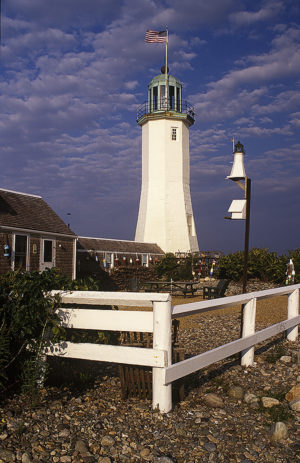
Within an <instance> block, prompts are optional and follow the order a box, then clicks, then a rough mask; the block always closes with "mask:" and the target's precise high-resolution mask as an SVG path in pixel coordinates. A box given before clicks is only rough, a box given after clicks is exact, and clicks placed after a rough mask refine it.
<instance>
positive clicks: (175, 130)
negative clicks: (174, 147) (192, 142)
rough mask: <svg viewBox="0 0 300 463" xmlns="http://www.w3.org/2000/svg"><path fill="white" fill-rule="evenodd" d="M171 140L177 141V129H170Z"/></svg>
mask: <svg viewBox="0 0 300 463" xmlns="http://www.w3.org/2000/svg"><path fill="white" fill-rule="evenodd" d="M172 140H177V128H176V127H172Z"/></svg>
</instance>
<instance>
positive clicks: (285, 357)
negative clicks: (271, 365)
mask: <svg viewBox="0 0 300 463" xmlns="http://www.w3.org/2000/svg"><path fill="white" fill-rule="evenodd" d="M279 360H280V361H281V362H283V363H291V361H292V357H291V356H290V355H283V356H282V357H280V359H279Z"/></svg>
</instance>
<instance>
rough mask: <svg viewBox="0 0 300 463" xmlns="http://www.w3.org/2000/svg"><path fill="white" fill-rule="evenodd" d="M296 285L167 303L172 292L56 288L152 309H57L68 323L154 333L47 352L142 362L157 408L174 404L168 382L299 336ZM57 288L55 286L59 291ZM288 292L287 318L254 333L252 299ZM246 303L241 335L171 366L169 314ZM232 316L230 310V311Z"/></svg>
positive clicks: (65, 298) (94, 301)
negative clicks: (143, 343) (135, 340)
mask: <svg viewBox="0 0 300 463" xmlns="http://www.w3.org/2000/svg"><path fill="white" fill-rule="evenodd" d="M299 288H300V284H298V285H292V286H286V287H282V288H274V289H269V290H265V291H257V292H252V293H247V294H241V295H238V296H231V297H225V298H220V299H214V300H208V301H207V300H206V301H201V302H193V303H190V304H183V305H177V306H174V307H171V297H170V295H169V294H162V293H120V292H96V291H73V292H60V294H61V300H62V303H64V304H76V305H77V304H85V305H87V304H90V305H93V306H95V305H97V306H101V305H116V306H118V307H122V306H126V307H133V308H134V307H139V308H141V307H152V311H150V312H149V311H148V312H146V311H137V310H130V311H128V310H126V311H122V310H101V309H97V310H95V309H78V308H60V309H58V313H59V315H60V317H61V324H62V325H63V326H64V327H66V328H80V329H89V330H109V331H137V332H150V333H153V347H152V349H149V348H139V347H128V346H112V345H100V344H88V343H79V344H74V343H70V342H62V343H59V344H51V345H50V346H49V347H47V348H46V349H45V354H46V355H55V356H62V357H72V358H79V359H86V360H97V361H105V362H115V363H124V364H131V365H144V366H150V367H152V382H153V385H152V387H153V393H152V406H153V408H156V407H159V409H160V411H161V412H165V413H166V412H169V411H170V410H171V409H172V382H173V381H175V380H177V379H179V378H182V377H184V376H186V375H188V374H190V373H193V372H195V371H198V370H200V369H202V368H204V367H206V366H209V365H211V364H213V363H215V362H217V361H219V360H223V359H225V358H227V357H230V356H231V355H234V354H236V353H239V352H241V353H242V355H241V364H242V365H244V366H251V365H253V362H254V346H255V344H257V343H259V342H262V341H264V340H266V339H268V338H270V337H272V336H274V335H276V334H279V333H281V332H283V331H286V332H287V339H288V340H289V341H296V340H297V338H298V324H299V323H300V316H299ZM57 292H58V291H53V293H57ZM280 295H288V304H287V319H286V320H284V321H282V322H280V323H277V324H274V325H272V326H269V327H267V328H265V329H263V330H261V331H257V332H255V317H256V301H257V300H259V299H265V298H270V297H274V296H280ZM238 304H243V305H244V310H243V325H242V326H243V331H242V337H241V338H240V339H238V340H235V341H233V342H230V343H228V344H225V345H223V346H220V347H217V348H215V349H212V350H210V351H207V352H204V353H202V354H199V355H196V356H194V357H191V358H188V359H186V360H183V361H181V362H178V363H175V364H173V365H172V355H171V352H172V339H171V325H172V319H177V318H181V317H185V316H189V315H195V314H201V313H204V312H209V311H214V310H218V309H224V308H228V307H232V306H235V305H238ZM229 316H230V315H229Z"/></svg>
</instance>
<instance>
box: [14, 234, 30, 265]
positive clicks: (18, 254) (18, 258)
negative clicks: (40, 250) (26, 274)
mask: <svg viewBox="0 0 300 463" xmlns="http://www.w3.org/2000/svg"><path fill="white" fill-rule="evenodd" d="M26 265H27V236H26V235H15V270H17V269H23V270H26Z"/></svg>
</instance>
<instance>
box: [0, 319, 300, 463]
mask: <svg viewBox="0 0 300 463" xmlns="http://www.w3.org/2000/svg"><path fill="white" fill-rule="evenodd" d="M239 317H240V315H239V313H234V312H233V313H232V314H231V316H230V317H228V316H227V315H224V314H218V315H211V314H209V315H208V316H205V317H196V318H193V319H192V320H191V321H190V323H188V324H186V325H185V326H182V327H181V328H180V330H179V344H180V346H183V347H184V348H185V352H186V356H190V355H194V354H197V353H200V352H204V351H205V350H208V349H211V348H213V347H216V346H217V345H221V344H223V343H226V342H229V341H230V340H233V339H236V338H238V337H239V330H240V328H239V326H240V321H239ZM262 325H263V323H262ZM257 328H258V329H259V328H260V326H257ZM258 347H259V349H258V351H257V355H256V357H255V360H256V364H255V366H254V367H252V368H247V369H245V368H242V367H241V366H239V362H238V359H237V357H233V358H230V359H227V360H226V361H222V362H218V363H217V364H215V365H214V366H212V367H210V368H207V369H205V370H204V371H201V372H198V373H195V374H193V375H190V376H188V377H187V378H186V380H185V399H184V401H182V402H181V403H178V404H176V405H175V406H174V409H173V411H172V412H170V413H168V414H167V415H161V414H160V413H158V412H157V411H153V410H152V409H151V403H150V401H148V400H146V401H142V400H139V399H136V398H131V399H128V400H125V401H123V400H122V399H121V391H120V384H119V379H118V376H117V374H116V368H115V367H114V366H107V365H104V364H101V369H100V373H99V376H98V379H97V380H96V382H95V383H94V385H93V387H90V388H89V389H88V388H85V389H83V390H81V392H77V393H76V392H75V391H74V390H72V389H70V388H68V387H60V388H54V387H50V386H49V387H47V388H45V389H43V390H42V391H41V395H40V399H39V400H38V401H37V403H36V404H35V405H31V404H30V403H29V402H28V401H27V400H26V398H24V397H22V396H15V397H13V398H11V399H9V400H7V401H5V402H4V403H2V404H0V463H1V462H5V463H8V462H15V461H16V462H17V461H20V462H22V463H32V462H56V463H58V462H62V463H68V462H73V463H81V462H83V463H94V462H95V463H113V462H143V461H154V462H161V463H168V462H169V463H172V462H173V463H176V462H177V463H196V462H197V463H198V462H199V463H200V462H225V463H228V462H240V463H251V462H259V463H260V462H263V463H264V462H273V463H279V462H282V463H283V462H284V463H294V462H297V461H300V456H299V450H300V442H299V424H300V420H299V399H298V402H297V400H294V401H293V402H292V399H294V398H296V399H297V394H299V388H300V376H299V344H298V343H287V342H286V341H283V340H282V337H280V336H278V337H275V338H273V339H272V340H271V341H270V340H269V342H268V343H265V344H264V345H259V346H258ZM85 374H86V373H82V378H83V380H84V379H85V377H84V375H85ZM297 384H298V386H297V387H295V386H296V385H297ZM292 388H294V389H293V391H292V392H291V393H290V394H289V395H288V398H286V394H287V393H288V392H289V391H290V390H291V389H292ZM297 391H298V392H297ZM263 397H268V399H263V400H262V398H263ZM272 400H273V402H272ZM297 403H298V405H297ZM270 404H273V405H272V406H270ZM293 404H296V405H293ZM292 407H294V409H295V410H293V409H292ZM297 407H298V411H296V409H297ZM278 421H279V422H284V424H283V425H277V427H276V432H275V434H274V428H275V423H276V422H278ZM297 439H298V441H297Z"/></svg>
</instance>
